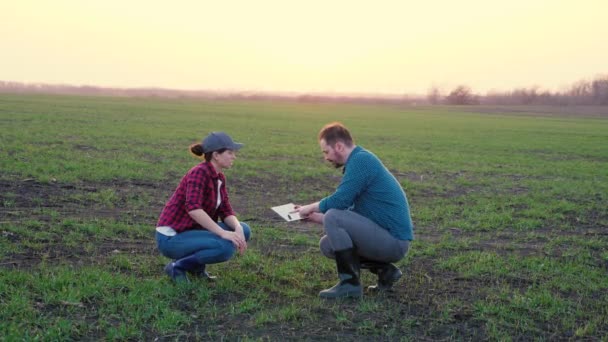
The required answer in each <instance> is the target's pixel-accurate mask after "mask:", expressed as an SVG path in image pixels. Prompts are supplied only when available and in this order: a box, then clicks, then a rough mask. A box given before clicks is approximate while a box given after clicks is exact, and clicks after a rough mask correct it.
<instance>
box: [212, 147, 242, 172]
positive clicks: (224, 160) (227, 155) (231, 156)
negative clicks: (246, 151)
mask: <svg viewBox="0 0 608 342" xmlns="http://www.w3.org/2000/svg"><path fill="white" fill-rule="evenodd" d="M213 157H214V160H215V163H216V164H217V166H219V167H220V168H222V169H229V168H231V167H232V163H233V162H234V160H235V159H236V151H233V150H226V151H224V152H223V153H217V152H214V153H213Z"/></svg>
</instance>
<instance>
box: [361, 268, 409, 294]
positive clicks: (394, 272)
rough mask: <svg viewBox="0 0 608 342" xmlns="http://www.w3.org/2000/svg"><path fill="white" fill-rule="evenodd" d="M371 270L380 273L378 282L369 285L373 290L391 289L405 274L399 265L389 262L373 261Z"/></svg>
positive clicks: (369, 288)
mask: <svg viewBox="0 0 608 342" xmlns="http://www.w3.org/2000/svg"><path fill="white" fill-rule="evenodd" d="M370 266H371V267H370V268H369V270H370V271H371V272H372V273H374V274H377V275H378V283H377V284H376V285H371V286H368V287H367V289H368V290H371V291H390V290H391V289H392V288H393V284H395V283H396V282H397V281H398V280H399V278H401V276H402V275H403V273H401V270H400V269H399V268H397V266H395V265H393V264H391V263H388V262H372V263H371V265H370Z"/></svg>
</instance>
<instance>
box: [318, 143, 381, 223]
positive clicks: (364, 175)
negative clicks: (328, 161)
mask: <svg viewBox="0 0 608 342" xmlns="http://www.w3.org/2000/svg"><path fill="white" fill-rule="evenodd" d="M367 159H368V158H365V156H364V155H363V154H357V155H354V156H353V158H352V160H349V162H348V163H347V165H346V169H345V171H344V177H342V182H340V185H338V188H337V189H336V191H335V192H334V193H333V194H332V195H330V196H328V197H325V198H324V199H322V200H321V201H320V202H319V211H320V212H322V213H325V212H327V211H328V210H329V209H341V210H344V209H348V208H350V207H351V206H352V205H353V204H354V202H355V199H356V198H357V197H358V196H359V195H360V194H361V193H362V192H363V191H364V190H365V189H366V187H367V186H368V184H369V181H370V175H372V172H373V171H372V170H371V169H370V167H368V166H367V165H366V164H367V162H366V160H367Z"/></svg>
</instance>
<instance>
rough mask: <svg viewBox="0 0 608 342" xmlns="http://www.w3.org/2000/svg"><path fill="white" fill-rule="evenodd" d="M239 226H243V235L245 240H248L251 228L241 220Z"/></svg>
mask: <svg viewBox="0 0 608 342" xmlns="http://www.w3.org/2000/svg"><path fill="white" fill-rule="evenodd" d="M241 227H243V234H244V235H245V240H247V241H249V239H251V228H250V227H249V225H248V224H247V223H245V222H241Z"/></svg>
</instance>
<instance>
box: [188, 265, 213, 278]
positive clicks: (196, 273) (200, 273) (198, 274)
mask: <svg viewBox="0 0 608 342" xmlns="http://www.w3.org/2000/svg"><path fill="white" fill-rule="evenodd" d="M206 268H207V265H204V264H203V265H202V266H201V267H199V268H196V269H194V270H192V271H190V274H192V276H193V277H195V278H201V279H205V280H208V281H214V280H215V279H216V278H217V277H216V276H212V275H210V274H209V273H208V272H207V269H206Z"/></svg>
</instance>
